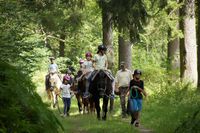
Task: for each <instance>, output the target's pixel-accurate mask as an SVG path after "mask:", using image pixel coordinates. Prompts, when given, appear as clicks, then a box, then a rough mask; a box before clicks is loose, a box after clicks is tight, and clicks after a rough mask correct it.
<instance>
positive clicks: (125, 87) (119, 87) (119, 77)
mask: <svg viewBox="0 0 200 133" xmlns="http://www.w3.org/2000/svg"><path fill="white" fill-rule="evenodd" d="M131 80H132V73H131V71H130V70H128V69H127V68H126V64H125V62H121V63H120V70H119V71H118V72H117V74H116V76H115V85H116V87H115V88H116V90H115V91H116V92H119V96H120V103H121V108H122V118H125V117H126V112H127V108H126V95H127V93H128V91H129V83H130V81H131Z"/></svg>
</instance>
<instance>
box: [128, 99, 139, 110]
mask: <svg viewBox="0 0 200 133" xmlns="http://www.w3.org/2000/svg"><path fill="white" fill-rule="evenodd" d="M129 102H130V104H129V106H130V111H131V112H132V113H133V112H137V111H141V110H142V99H134V98H133V99H129Z"/></svg>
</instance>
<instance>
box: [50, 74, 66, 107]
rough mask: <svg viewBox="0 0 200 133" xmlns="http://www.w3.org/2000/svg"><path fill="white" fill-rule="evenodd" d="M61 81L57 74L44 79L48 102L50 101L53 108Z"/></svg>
mask: <svg viewBox="0 0 200 133" xmlns="http://www.w3.org/2000/svg"><path fill="white" fill-rule="evenodd" d="M61 84H62V81H61V79H60V77H59V76H58V74H57V73H51V74H49V75H47V77H46V91H47V94H48V98H49V100H52V102H53V107H54V108H55V106H56V104H57V102H58V100H57V98H58V95H59V94H60V86H61Z"/></svg>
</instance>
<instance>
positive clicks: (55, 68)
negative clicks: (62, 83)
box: [48, 57, 59, 74]
mask: <svg viewBox="0 0 200 133" xmlns="http://www.w3.org/2000/svg"><path fill="white" fill-rule="evenodd" d="M49 59H50V61H51V64H50V65H49V69H48V70H49V73H50V74H54V73H57V72H59V70H58V65H57V64H56V63H55V58H54V57H50V58H49Z"/></svg>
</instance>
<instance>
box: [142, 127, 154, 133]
mask: <svg viewBox="0 0 200 133" xmlns="http://www.w3.org/2000/svg"><path fill="white" fill-rule="evenodd" d="M138 130H139V132H140V133H153V131H152V130H150V129H146V128H145V127H144V126H142V125H140V127H139V128H138Z"/></svg>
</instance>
